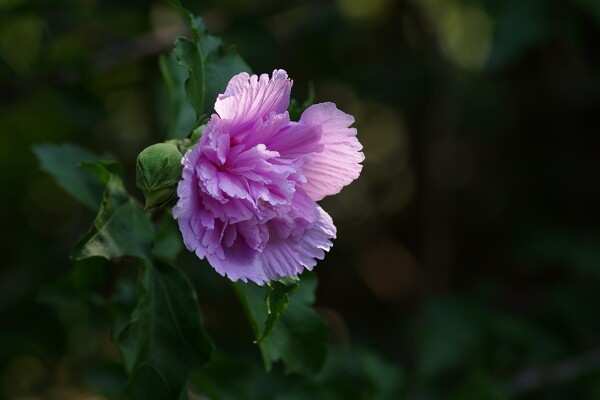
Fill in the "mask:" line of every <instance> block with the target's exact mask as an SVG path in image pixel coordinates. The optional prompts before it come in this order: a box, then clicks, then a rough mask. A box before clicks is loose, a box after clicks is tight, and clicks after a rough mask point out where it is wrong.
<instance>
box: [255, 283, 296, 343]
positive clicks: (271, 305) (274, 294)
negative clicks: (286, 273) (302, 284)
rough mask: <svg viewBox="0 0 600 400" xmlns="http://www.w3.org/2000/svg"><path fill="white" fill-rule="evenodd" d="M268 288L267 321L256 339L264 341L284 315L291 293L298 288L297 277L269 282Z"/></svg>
mask: <svg viewBox="0 0 600 400" xmlns="http://www.w3.org/2000/svg"><path fill="white" fill-rule="evenodd" d="M267 287H268V289H267V298H266V304H267V321H266V322H265V327H264V330H263V332H262V334H261V335H260V336H259V337H258V339H257V340H256V341H257V342H261V341H263V339H264V338H266V337H267V336H269V334H270V333H271V330H273V326H275V322H277V320H278V319H279V317H281V315H283V313H284V312H285V310H286V309H287V307H288V304H289V298H290V295H291V294H293V293H294V292H295V291H296V290H297V289H298V279H297V278H284V279H280V280H279V281H273V282H269V284H268V286H267Z"/></svg>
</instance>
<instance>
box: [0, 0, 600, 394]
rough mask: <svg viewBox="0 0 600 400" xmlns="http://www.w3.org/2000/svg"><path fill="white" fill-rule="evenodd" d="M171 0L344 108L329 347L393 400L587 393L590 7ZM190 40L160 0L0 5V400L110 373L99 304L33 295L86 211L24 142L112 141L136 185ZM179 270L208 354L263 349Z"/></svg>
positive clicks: (193, 266)
mask: <svg viewBox="0 0 600 400" xmlns="http://www.w3.org/2000/svg"><path fill="white" fill-rule="evenodd" d="M186 5H187V6H188V7H189V8H190V9H191V10H192V11H194V12H195V13H197V14H200V15H202V16H203V17H204V18H205V21H206V24H207V26H208V27H209V30H210V31H211V32H212V33H214V34H216V35H220V36H222V37H223V39H224V40H225V42H226V43H228V44H234V45H235V46H236V47H237V50H238V51H239V53H240V54H241V55H242V56H243V57H244V58H245V60H246V61H247V62H248V64H249V65H250V66H251V67H252V69H253V70H254V71H255V72H256V73H264V72H267V73H270V72H271V71H272V70H273V69H276V68H283V69H285V70H287V72H288V73H289V75H290V76H291V78H292V79H293V80H294V89H293V92H292V96H293V97H295V98H297V99H298V100H300V101H303V100H304V99H306V97H307V96H308V92H309V85H310V84H311V82H312V83H314V88H315V92H316V101H317V102H320V101H333V102H335V103H336V104H337V105H338V107H339V108H341V109H342V110H344V111H346V112H348V113H350V114H352V115H354V116H355V117H356V124H355V126H356V127H357V128H358V132H359V134H358V135H359V139H360V141H361V142H362V143H363V145H364V152H365V155H366V160H365V162H364V170H363V173H362V175H361V177H360V179H359V180H358V181H356V182H355V183H353V184H352V185H351V186H349V187H347V188H346V189H344V190H343V191H342V192H341V194H340V195H338V196H336V197H333V198H330V199H326V200H324V201H323V202H322V206H323V207H324V208H325V209H326V210H327V211H328V212H329V213H330V214H331V215H332V216H333V218H334V221H335V222H336V225H337V227H338V239H336V241H335V242H334V247H333V249H332V251H331V252H330V253H329V254H328V255H327V257H326V259H325V260H324V261H323V262H321V263H320V264H319V265H318V266H317V267H316V271H317V275H318V276H319V278H320V286H319V289H318V291H317V306H318V308H319V311H320V312H321V313H322V315H323V316H324V317H325V318H326V319H327V321H328V323H329V325H330V328H331V330H332V342H333V343H334V346H337V347H348V346H352V347H353V348H356V349H362V350H361V351H364V354H368V355H370V356H373V357H377V359H378V360H379V361H381V362H383V363H386V365H387V368H388V370H390V369H392V370H393V371H394V374H392V376H394V377H399V376H401V377H402V378H401V379H399V381H398V382H397V383H398V385H401V391H402V393H403V394H404V396H405V397H406V398H409V399H447V398H450V399H509V398H523V399H567V398H568V399H598V398H600V313H599V312H598V310H599V309H600V179H599V172H600V153H599V150H600V146H599V145H600V138H599V134H600V2H598V1H596V0H576V1H575V0H572V1H567V0H527V1H524V0H464V1H460V0H413V1H409V0H406V1H400V0H398V1H395V0H368V1H367V0H337V1H321V0H286V1H283V0H253V1H250V0H245V1H244V0H223V1H202V2H192V1H189V2H187V3H186ZM186 34H187V31H186V28H185V25H184V23H183V22H182V20H181V19H180V18H179V16H178V15H177V14H176V12H175V11H174V10H173V9H172V8H171V7H170V6H169V5H168V4H167V3H166V2H163V1H141V0H136V1H127V2H124V1H118V0H103V1H97V0H61V1H50V0H37V1H33V0H0V201H1V206H0V399H61V400H62V399H67V400H68V399H101V398H103V397H101V396H99V395H98V394H93V393H94V388H95V387H98V386H102V385H105V386H106V385H108V386H110V385H111V384H112V383H111V382H108V381H110V379H116V380H118V379H119V378H118V374H111V373H108V372H106V371H107V370H110V368H113V367H114V363H115V362H118V360H119V358H118V354H117V352H116V350H115V348H114V346H113V345H112V344H111V342H110V336H109V324H108V321H107V319H108V316H107V312H106V310H105V309H103V308H101V307H98V306H97V305H96V306H95V305H94V304H90V303H89V302H77V301H76V300H73V299H70V300H69V301H62V302H60V301H53V302H52V301H48V299H47V298H44V296H40V295H39V293H40V292H39V290H40V288H42V287H44V286H45V285H48V284H49V283H50V282H53V281H55V280H56V279H58V278H60V276H62V275H63V274H64V273H65V272H66V271H68V270H69V269H70V268H71V265H72V264H71V261H69V259H68V253H69V249H70V247H71V246H72V245H73V243H74V242H75V240H76V239H77V238H78V237H79V236H80V235H81V234H82V233H83V232H84V231H85V230H86V229H87V227H88V226H89V224H90V223H91V221H92V220H93V215H92V214H91V213H90V212H89V211H87V210H86V209H84V208H83V207H82V206H80V205H79V204H78V203H76V202H75V201H74V200H72V199H71V198H70V197H69V196H68V194H66V193H65V192H64V191H63V190H62V189H60V188H59V187H57V186H56V185H55V183H54V182H53V181H52V179H51V178H50V177H49V176H48V175H46V174H44V173H43V172H41V171H40V170H39V166H38V163H37V161H36V159H35V157H34V155H33V153H32V151H31V146H32V145H33V144H35V143H39V142H52V143H60V142H63V141H70V142H74V143H78V144H80V145H83V146H86V147H88V148H90V149H91V150H93V151H94V152H96V153H105V152H110V153H112V154H114V155H115V156H117V157H118V158H119V159H120V161H121V162H122V163H123V164H124V165H125V167H126V168H127V171H129V176H128V179H129V182H128V184H129V187H130V188H131V190H132V191H134V192H135V187H134V186H135V177H134V173H133V171H134V168H133V167H134V165H135V158H136V155H137V153H138V152H139V151H140V150H142V149H143V148H144V147H146V146H148V145H150V144H152V143H155V142H158V141H161V140H162V138H163V137H164V131H165V128H166V120H167V114H168V110H167V102H166V98H165V97H166V94H165V89H164V86H163V82H162V78H161V75H160V71H159V67H158V55H159V54H161V53H164V52H166V51H168V50H169V49H170V48H171V46H172V44H173V41H174V39H175V37H177V36H179V35H186ZM138 193H139V192H138ZM139 195H140V196H139V197H140V198H141V194H139ZM180 265H181V266H182V267H183V268H185V270H186V271H187V272H188V274H189V275H190V277H191V278H192V280H193V282H194V284H195V285H196V287H197V291H198V296H199V300H200V305H201V308H202V311H203V313H204V316H205V324H206V329H207V330H208V332H209V333H210V334H211V336H212V337H213V338H215V341H216V342H217V346H218V347H219V348H221V349H226V350H228V351H229V352H230V353H234V354H235V353H236V352H241V353H244V354H248V355H249V357H254V358H256V359H258V357H259V354H258V351H257V350H256V348H253V347H252V343H251V333H250V329H249V327H248V322H247V321H246V320H245V317H244V315H243V313H242V311H241V308H240V306H239V305H238V302H237V299H236V298H235V296H234V295H233V292H232V291H231V289H230V288H229V286H228V285H227V284H226V282H224V280H223V279H222V278H220V277H219V276H217V275H216V273H215V272H214V271H213V270H212V269H210V268H209V267H208V266H207V265H206V264H204V263H201V262H199V261H198V260H197V259H195V258H194V257H193V256H191V255H188V254H186V255H183V256H182V257H181V259H180ZM92 303H93V302H92ZM257 365H258V368H259V367H260V366H259V364H257ZM274 374H275V375H277V371H275V373H274ZM115 376H116V378H115ZM278 379H279V378H278ZM394 379H395V378H394ZM280 381H281V379H280ZM257 398H260V396H259V395H258V394H257Z"/></svg>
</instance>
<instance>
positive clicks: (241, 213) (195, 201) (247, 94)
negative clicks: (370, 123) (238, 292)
mask: <svg viewBox="0 0 600 400" xmlns="http://www.w3.org/2000/svg"><path fill="white" fill-rule="evenodd" d="M291 88H292V81H291V80H290V79H289V78H288V76H287V73H286V72H285V71H283V70H275V71H273V74H272V76H271V77H270V78H269V76H268V75H266V74H263V75H261V76H257V75H252V76H250V75H248V74H247V73H241V74H239V75H236V76H234V77H233V78H232V79H231V81H230V82H229V84H228V86H227V88H226V90H225V93H223V94H221V95H219V96H218V98H217V100H216V103H215V111H216V114H213V115H212V117H211V119H210V121H209V122H208V124H207V125H206V127H205V129H204V132H203V135H202V137H201V139H200V140H199V141H198V143H197V144H196V145H195V146H194V147H193V148H192V149H191V150H190V151H188V152H187V153H186V154H185V156H184V158H183V161H182V162H183V179H182V180H181V181H179V184H178V187H177V194H178V197H179V199H178V202H177V205H176V206H175V207H174V208H173V216H174V218H175V219H177V221H178V223H179V229H180V230H181V233H182V234H183V239H184V242H185V245H186V247H187V248H188V250H190V251H193V252H195V253H196V255H197V256H198V257H200V258H201V259H203V258H206V259H207V260H208V262H209V263H210V265H211V266H212V267H213V268H214V269H215V270H216V271H217V272H218V273H219V274H221V275H223V276H227V277H228V278H229V279H231V280H232V281H237V280H239V279H241V280H243V281H248V280H251V281H254V282H256V283H257V284H259V285H261V284H263V283H265V282H266V281H268V280H276V279H279V278H282V277H286V276H296V275H298V274H299V273H300V272H302V270H303V269H304V268H307V269H309V270H310V269H312V268H313V267H314V266H315V264H316V260H320V259H323V257H324V255H325V254H324V252H325V251H328V250H329V249H330V248H331V246H332V243H331V240H332V239H333V238H335V235H336V228H335V226H334V225H333V221H332V220H331V217H330V216H329V215H328V214H327V213H326V212H325V211H324V210H323V209H322V208H321V207H320V206H319V205H317V203H316V201H318V200H320V199H322V198H324V197H325V196H329V195H332V194H336V193H338V192H339V191H340V190H341V189H342V188H343V187H344V186H346V185H348V184H349V183H350V182H352V181H353V180H354V179H356V178H357V177H358V176H359V174H360V172H361V169H362V165H361V164H360V163H361V162H362V161H363V159H364V155H363V153H362V146H361V144H360V143H359V141H358V139H357V138H356V129H354V128H351V125H352V124H353V123H354V118H353V117H352V116H350V115H348V114H345V113H344V112H342V111H340V110H338V109H337V107H336V106H335V104H333V103H321V104H315V105H313V106H311V107H309V108H308V109H306V110H305V111H304V113H303V114H302V116H301V118H300V121H297V122H294V121H290V117H289V115H288V112H287V109H288V105H289V101H290V90H291Z"/></svg>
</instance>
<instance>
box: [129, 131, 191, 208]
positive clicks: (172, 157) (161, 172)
mask: <svg viewBox="0 0 600 400" xmlns="http://www.w3.org/2000/svg"><path fill="white" fill-rule="evenodd" d="M182 157H183V155H182V154H181V152H180V151H179V149H178V148H177V146H176V145H175V144H173V143H158V144H154V145H152V146H150V147H146V148H145V149H144V150H142V152H141V153H140V154H139V155H138V158H137V167H136V183H137V187H138V188H140V189H141V190H142V192H143V193H144V197H145V198H146V206H145V207H146V209H149V208H152V207H162V206H164V205H166V204H167V203H169V202H170V201H171V200H172V199H173V198H174V197H175V191H176V188H177V182H179V180H180V179H181V172H182V170H183V166H182V165H181V158H182Z"/></svg>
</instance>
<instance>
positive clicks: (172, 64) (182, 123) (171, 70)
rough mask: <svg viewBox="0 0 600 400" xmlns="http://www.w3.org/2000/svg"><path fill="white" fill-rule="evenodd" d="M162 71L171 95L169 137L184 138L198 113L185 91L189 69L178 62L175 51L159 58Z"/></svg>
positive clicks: (167, 136)
mask: <svg viewBox="0 0 600 400" xmlns="http://www.w3.org/2000/svg"><path fill="white" fill-rule="evenodd" d="M159 66H160V71H161V73H162V76H163V79H164V81H165V86H166V87H167V94H168V96H169V126H168V129H167V135H166V138H167V139H183V138H185V137H187V136H188V135H189V133H190V132H191V131H192V129H193V128H194V122H195V121H196V114H195V112H194V109H193V108H192V106H191V104H190V102H189V100H188V98H187V95H186V93H185V81H186V80H187V79H188V77H189V74H188V71H187V70H186V69H185V68H183V67H182V66H181V65H179V63H178V62H177V57H176V56H175V53H174V52H173V51H171V52H170V53H169V54H168V55H162V56H161V57H160V58H159Z"/></svg>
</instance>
